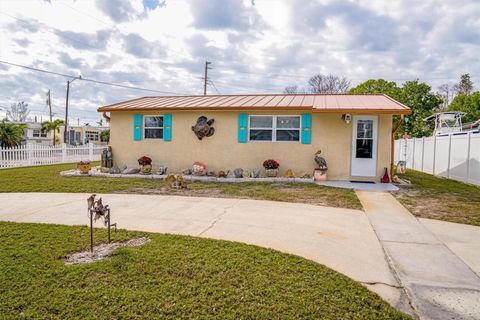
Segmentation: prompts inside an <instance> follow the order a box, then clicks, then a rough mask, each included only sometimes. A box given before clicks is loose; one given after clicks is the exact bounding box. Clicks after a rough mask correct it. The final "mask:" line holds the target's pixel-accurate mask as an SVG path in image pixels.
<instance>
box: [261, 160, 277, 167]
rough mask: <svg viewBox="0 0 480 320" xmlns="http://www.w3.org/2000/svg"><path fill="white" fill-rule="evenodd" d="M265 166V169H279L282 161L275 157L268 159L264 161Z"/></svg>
mask: <svg viewBox="0 0 480 320" xmlns="http://www.w3.org/2000/svg"><path fill="white" fill-rule="evenodd" d="M263 167H264V168H265V169H278V167H280V163H278V162H277V161H275V160H273V159H268V160H265V161H263Z"/></svg>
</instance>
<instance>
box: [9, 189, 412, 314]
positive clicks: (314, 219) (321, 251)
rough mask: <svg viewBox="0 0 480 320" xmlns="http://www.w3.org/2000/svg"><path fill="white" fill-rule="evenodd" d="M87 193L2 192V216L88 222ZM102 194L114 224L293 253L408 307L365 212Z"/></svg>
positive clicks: (397, 304) (396, 304)
mask: <svg viewBox="0 0 480 320" xmlns="http://www.w3.org/2000/svg"><path fill="white" fill-rule="evenodd" d="M88 196H89V194H55V193H28V194H21V193H19V194H15V193H11V194H5V193H4V194H0V203H2V206H0V220H3V221H17V222H40V223H57V224H67V225H82V224H83V225H86V224H87V223H88V221H89V220H88V218H87V212H86V211H87V210H86V204H87V202H86V199H87V198H88ZM101 196H102V198H103V200H104V204H108V205H110V208H111V209H112V220H113V222H117V223H118V226H119V228H125V229H131V230H141V231H152V232H162V233H175V234H184V235H192V236H200V237H207V238H214V239H224V240H233V241H239V242H244V243H248V244H254V245H259V246H262V247H267V248H273V249H276V250H280V251H283V252H287V253H292V254H296V255H299V256H302V257H305V258H307V259H310V260H313V261H316V262H319V263H321V264H324V265H326V266H328V267H330V268H332V269H334V270H336V271H338V272H340V273H343V274H345V275H347V276H349V277H350V278H352V279H354V280H356V281H358V282H361V283H362V284H364V285H366V286H367V287H368V288H369V289H371V290H372V291H375V292H377V293H378V294H379V295H380V296H381V297H382V298H384V299H385V300H386V301H388V302H389V303H390V304H391V305H393V306H394V307H397V308H399V309H401V310H404V311H407V312H408V311H409V309H408V308H409V305H408V302H407V301H408V300H407V299H406V295H405V294H404V291H403V290H402V289H401V288H399V285H398V282H397V280H396V278H395V277H394V275H393V273H392V272H391V270H390V268H389V266H388V263H387V261H386V259H385V255H384V253H383V250H382V248H381V246H380V243H379V242H378V239H377V236H376V235H375V233H374V231H373V229H372V227H371V225H370V223H369V221H368V219H367V217H366V215H365V214H364V213H363V212H362V211H359V210H349V209H340V208H329V207H320V206H313V205H307V204H294V203H284V202H273V201H255V200H244V199H217V198H196V197H179V196H161V195H127V194H107V195H101ZM98 226H99V227H100V226H101V225H100V224H98ZM86 241H88V240H87V239H86Z"/></svg>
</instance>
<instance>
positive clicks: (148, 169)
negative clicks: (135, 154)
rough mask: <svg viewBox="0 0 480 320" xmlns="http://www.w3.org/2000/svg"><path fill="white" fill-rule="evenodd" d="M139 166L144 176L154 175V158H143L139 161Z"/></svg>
mask: <svg viewBox="0 0 480 320" xmlns="http://www.w3.org/2000/svg"><path fill="white" fill-rule="evenodd" d="M138 164H139V165H140V172H141V173H142V174H150V173H152V158H150V157H147V156H143V157H141V158H139V159H138Z"/></svg>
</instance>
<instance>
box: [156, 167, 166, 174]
mask: <svg viewBox="0 0 480 320" xmlns="http://www.w3.org/2000/svg"><path fill="white" fill-rule="evenodd" d="M167 170H168V167H165V166H160V168H158V174H167Z"/></svg>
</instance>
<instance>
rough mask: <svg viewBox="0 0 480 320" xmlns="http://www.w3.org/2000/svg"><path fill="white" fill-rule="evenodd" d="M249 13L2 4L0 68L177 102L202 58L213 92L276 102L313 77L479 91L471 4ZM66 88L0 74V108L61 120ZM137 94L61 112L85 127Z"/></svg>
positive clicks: (189, 1) (276, 4)
mask: <svg viewBox="0 0 480 320" xmlns="http://www.w3.org/2000/svg"><path fill="white" fill-rule="evenodd" d="M254 3H255V5H253V4H252V1H247V0H239V1H237V0H208V1H207V0H175V1H173V0H171V1H168V0H167V1H165V2H164V1H157V0H132V1H106V0H82V1H73V0H51V2H50V3H49V2H46V1H36V0H22V1H17V0H3V1H2V2H1V3H0V15H1V19H0V59H1V60H6V61H11V62H14V63H19V64H25V65H30V66H37V67H41V68H45V69H48V70H52V71H56V72H61V73H67V74H73V75H78V74H82V76H84V77H88V78H95V79H99V80H103V81H111V82H116V83H121V84H124V85H133V86H140V87H146V88H152V89H157V90H161V91H170V92H178V93H201V92H202V81H201V77H202V76H203V64H204V62H205V60H207V59H208V60H210V61H212V62H213V67H214V69H212V70H211V71H210V76H211V79H212V80H213V81H214V83H215V84H216V86H217V88H218V89H219V90H220V92H221V93H235V92H238V93H240V92H280V91H282V90H283V88H284V87H285V86H287V85H292V84H297V85H300V86H302V85H304V84H305V83H306V81H307V79H308V77H309V76H311V75H313V74H315V73H318V72H322V73H333V74H338V75H343V76H346V77H347V78H349V79H351V80H352V82H353V83H357V82H360V81H364V80H367V79H369V78H379V77H384V78H387V79H391V80H395V79H397V80H398V82H402V79H414V78H420V80H424V81H427V82H429V83H431V84H432V86H433V87H436V86H437V85H439V84H441V83H444V82H450V83H452V82H454V81H456V79H457V78H458V76H459V75H460V74H461V73H465V72H469V73H470V74H471V75H472V77H473V80H474V81H476V82H477V87H479V86H480V85H478V82H479V81H480V79H478V78H476V76H477V75H478V74H479V73H480V64H479V63H478V61H479V60H478V58H477V56H478V52H479V51H480V50H479V49H480V31H479V30H480V20H479V19H478V16H479V15H480V3H478V2H476V1H473V2H472V1H467V0H445V1H441V0H425V1H422V2H421V3H419V2H418V1H414V0H405V1H383V0H355V1H353V0H352V1H348V0H336V1H333V0H318V1H308V2H307V1H304V0H278V1H271V0H256V1H255V2H254ZM5 14H6V15H5ZM15 18H17V19H15ZM18 19H20V20H18ZM66 80H67V79H65V78H62V77H57V76H51V75H46V74H39V73H33V72H31V71H27V70H23V69H19V68H16V67H6V66H5V65H1V64H0V106H9V105H10V104H11V103H13V102H17V101H22V100H25V101H26V102H28V103H30V106H31V107H32V108H34V109H35V110H34V111H35V112H36V113H37V114H40V113H42V112H45V111H46V110H45V106H44V92H46V90H47V89H51V90H52V97H53V104H54V110H55V112H57V113H58V114H59V116H61V115H62V112H63V106H64V100H65V83H66ZM210 89H211V91H212V92H214V90H213V88H210ZM148 94H150V93H148V92H141V91H135V90H127V89H121V88H115V87H108V86H103V85H99V84H93V83H88V82H80V81H76V82H74V83H73V85H72V90H71V101H70V106H71V110H72V111H71V114H72V115H73V117H81V118H84V119H85V120H87V119H88V121H89V122H92V119H98V118H99V117H100V116H99V115H98V114H97V113H96V108H97V107H98V106H99V105H102V104H107V103H113V102H115V101H118V100H122V99H127V98H132V97H136V96H139V95H148ZM32 113H33V112H32Z"/></svg>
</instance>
